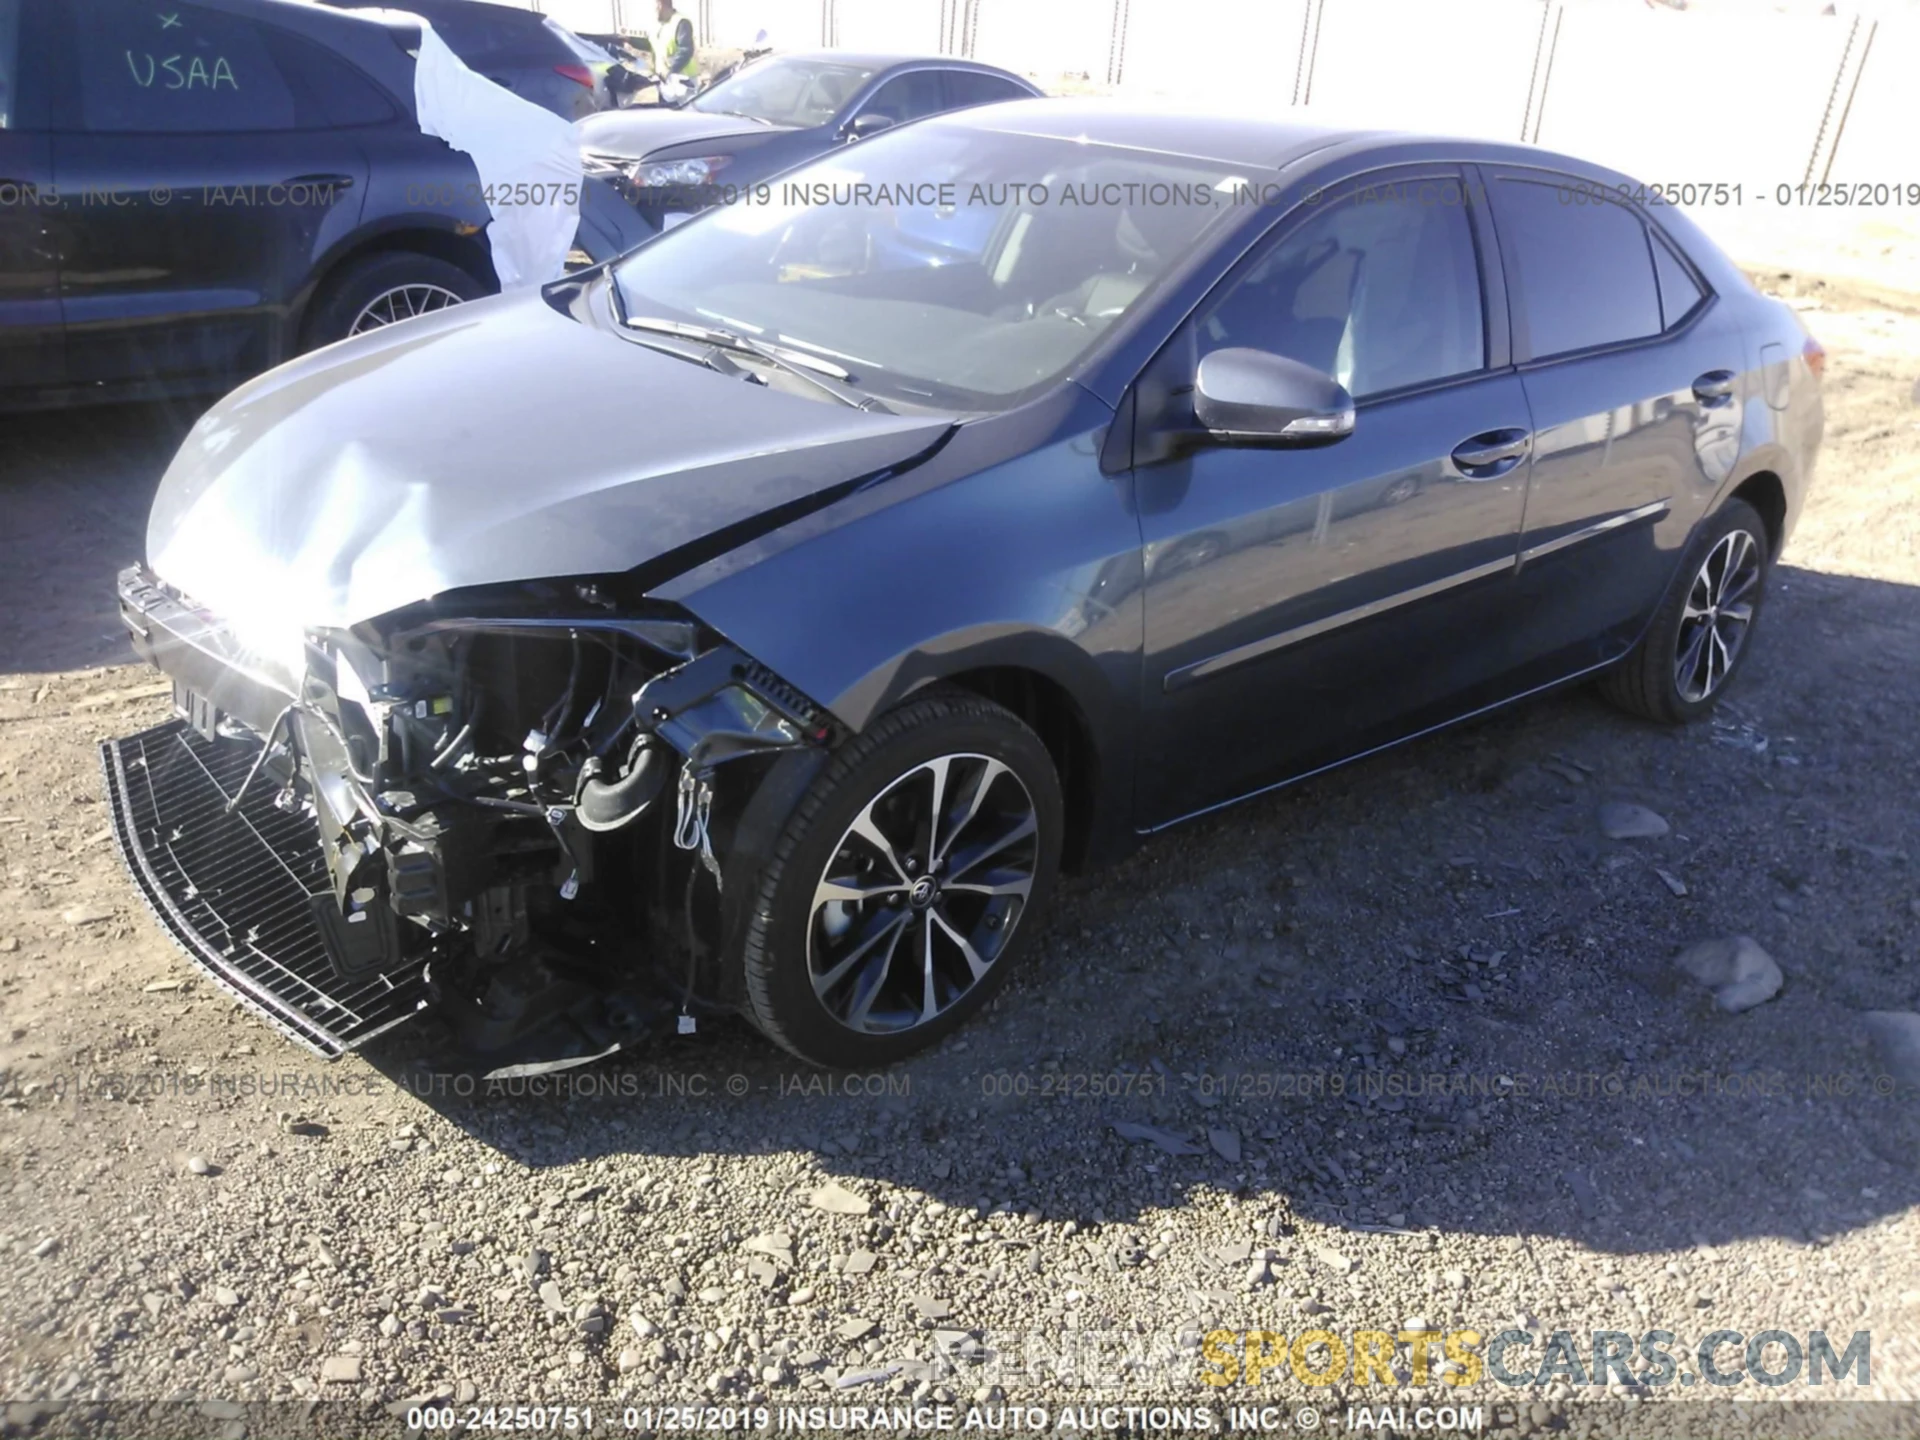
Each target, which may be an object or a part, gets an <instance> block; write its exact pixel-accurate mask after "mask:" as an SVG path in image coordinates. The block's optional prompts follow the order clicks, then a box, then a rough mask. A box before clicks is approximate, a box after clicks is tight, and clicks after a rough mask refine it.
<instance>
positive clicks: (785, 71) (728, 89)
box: [693, 56, 873, 129]
mask: <svg viewBox="0 0 1920 1440" xmlns="http://www.w3.org/2000/svg"><path fill="white" fill-rule="evenodd" d="M872 78H873V71H872V70H871V69H867V68H865V67H862V66H859V65H843V64H839V63H836V62H823V61H818V60H800V59H782V58H780V57H778V56H775V57H773V58H771V59H767V60H762V61H760V62H759V63H758V64H756V65H750V66H748V67H747V68H746V69H744V70H742V71H740V73H739V74H737V75H735V76H733V78H732V79H729V80H723V81H721V82H720V83H719V84H718V85H716V86H714V87H713V88H712V89H711V90H709V91H707V93H706V94H704V95H702V96H700V97H699V98H698V99H696V100H695V101H693V108H694V109H695V110H701V111H705V112H706V113H707V114H710V115H744V116H746V117H747V118H748V119H749V120H763V121H765V122H766V123H767V124H769V125H792V126H795V127H797V128H801V129H809V128H811V127H813V126H815V125H824V124H826V123H827V122H828V121H829V120H831V119H833V117H834V116H836V115H838V114H839V113H840V111H841V110H842V109H843V108H844V107H845V106H846V103H847V102H848V101H849V100H851V99H852V98H853V97H854V95H855V94H856V93H858V91H859V90H860V87H861V86H863V85H865V84H866V83H867V81H868V80H870V79H872Z"/></svg>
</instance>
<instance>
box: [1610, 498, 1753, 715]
mask: <svg viewBox="0 0 1920 1440" xmlns="http://www.w3.org/2000/svg"><path fill="white" fill-rule="evenodd" d="M1770 545H1771V542H1770V540H1769V538H1768V535H1767V526H1766V522H1765V521H1763V520H1762V519H1761V518H1760V513H1759V511H1757V510H1755V509H1754V508H1753V507H1752V506H1751V505H1749V504H1747V502H1746V501H1744V500H1729V501H1728V502H1727V503H1726V504H1725V505H1723V506H1721V507H1720V509H1719V510H1718V511H1717V512H1715V513H1714V514H1713V515H1712V516H1710V517H1709V518H1708V519H1707V521H1706V522H1705V523H1704V524H1703V525H1702V526H1701V527H1700V531H1699V533H1698V534H1697V535H1696V536H1695V537H1694V541H1693V544H1692V545H1690V546H1689V547H1688V549H1687V554H1686V558H1685V559H1684V560H1683V561H1682V562H1681V565H1680V571H1679V574H1678V575H1677V576H1676V577H1675V580H1674V584H1673V588H1672V590H1671V591H1670V592H1669V594H1668V595H1667V598H1666V600H1665V601H1664V602H1663V603H1662V604H1661V606H1660V609H1659V611H1658V613H1656V614H1655V615H1654V617H1653V623H1652V624H1651V625H1649V626H1648V627H1647V633H1646V634H1645V635H1643V636H1641V637H1640V643H1639V644H1637V645H1635V646H1634V647H1633V649H1632V650H1630V651H1628V652H1627V656H1626V658H1625V659H1623V660H1622V661H1621V662H1620V663H1619V664H1618V665H1616V666H1615V667H1614V668H1613V669H1611V670H1609V671H1607V673H1606V674H1604V675H1602V676H1601V677H1600V682H1599V684H1600V693H1601V694H1602V695H1604V696H1606V698H1607V699H1608V700H1610V701H1612V702H1613V703H1614V704H1615V705H1617V706H1619V707H1620V708H1621V709H1622V710H1625V711H1627V712H1628V713H1629V714H1633V715H1639V716H1641V717H1643V718H1644V719H1647V720H1656V721H1659V722H1660V723H1661V724H1665V725H1679V724H1685V723H1687V722H1689V721H1693V720H1698V719H1700V718H1701V717H1702V716H1704V715H1707V714H1709V713H1711V711H1712V710H1713V707H1714V705H1715V704H1716V703H1717V702H1718V700H1719V698H1720V696H1721V695H1723V694H1725V693H1726V689H1727V686H1728V685H1729V684H1730V683H1731V682H1732V680H1733V677H1734V676H1735V675H1737V674H1738V673H1739V672H1740V666H1741V664H1742V663H1743V662H1744V661H1745V660H1746V658H1747V654H1748V652H1749V651H1751V650H1752V648H1753V629H1754V626H1755V625H1756V624H1758V623H1759V620H1760V607H1761V602H1762V601H1764V600H1765V598H1766V593H1767V578H1768V576H1769V574H1770V572H1771V571H1772V568H1773V565H1772V556H1771V553H1770Z"/></svg>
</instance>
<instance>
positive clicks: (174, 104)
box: [73, 0, 295, 134]
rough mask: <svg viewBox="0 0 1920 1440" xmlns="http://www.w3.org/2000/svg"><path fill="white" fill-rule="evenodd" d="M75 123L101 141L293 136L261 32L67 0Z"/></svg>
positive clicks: (219, 17)
mask: <svg viewBox="0 0 1920 1440" xmlns="http://www.w3.org/2000/svg"><path fill="white" fill-rule="evenodd" d="M73 33H74V35H75V36H76V37H78V39H79V43H80V45H81V50H82V53H81V54H80V55H79V56H78V57H77V58H78V61H79V64H78V66H77V69H78V71H79V75H80V122H81V125H82V127H83V128H84V129H87V130H90V131H94V132H100V133H109V134H167V133H205V132H217V131H235V130H291V129H293V128H295V115H294V108H295V107H294V98H293V91H292V90H291V89H290V88H289V87H288V85H287V82H286V78H285V77H284V76H283V75H281V73H280V68H279V66H277V65H275V64H274V62H273V57H272V56H271V54H270V53H269V52H268V48H267V44H266V40H265V38H264V36H263V34H262V27H260V26H258V25H256V24H254V23H253V22H252V21H251V20H247V19H243V18H241V17H240V16H237V15H227V14H222V13H221V12H219V11H214V10H202V9H199V8H198V7H196V6H192V5H176V4H173V3H171V0H167V3H161V4H155V3H153V0H146V3H139V4H136V3H134V0H73Z"/></svg>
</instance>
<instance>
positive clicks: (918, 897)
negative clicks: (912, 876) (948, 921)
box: [907, 875, 940, 910]
mask: <svg viewBox="0 0 1920 1440" xmlns="http://www.w3.org/2000/svg"><path fill="white" fill-rule="evenodd" d="M939 893H940V882H939V881H938V880H936V879H934V878H933V876H931V875H922V876H921V877H920V878H919V879H918V880H916V881H914V882H913V888H912V889H911V890H909V891H908V892H907V898H908V899H909V900H911V901H912V902H913V908H914V909H916V910H924V909H926V908H927V907H928V906H929V905H931V904H933V900H934V897H935V896H936V895H938V894H939Z"/></svg>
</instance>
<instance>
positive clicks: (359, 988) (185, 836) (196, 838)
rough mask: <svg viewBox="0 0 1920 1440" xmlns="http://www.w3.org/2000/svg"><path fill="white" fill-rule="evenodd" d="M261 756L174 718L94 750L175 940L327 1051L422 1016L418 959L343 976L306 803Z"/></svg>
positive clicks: (243, 997)
mask: <svg viewBox="0 0 1920 1440" xmlns="http://www.w3.org/2000/svg"><path fill="white" fill-rule="evenodd" d="M258 755H259V745H258V744H257V743H256V742H252V741H248V740H244V739H232V738H226V737H221V738H215V739H208V738H206V737H204V736H202V735H200V734H199V733H197V732H196V731H195V730H194V729H193V727H191V726H190V725H189V724H188V723H187V722H186V721H185V720H172V721H169V722H167V723H166V724H164V725H160V726H156V727H155V728H154V729H152V730H146V731H142V732H141V733H140V734H138V735H129V736H127V737H126V738H125V739H122V740H109V741H106V742H105V743H103V744H102V745H101V747H100V761H101V766H102V769H103V770H104V771H105V775H106V789H107V800H108V804H109V807H110V812H111V818H112V824H113V834H114V839H115V841H116V843H117V844H118V846H119V850H120V854H121V858H122V859H124V860H125V861H126V864H127V869H128V870H129V871H130V872H131V873H132V875H133V880H134V884H135V885H136V886H138V887H139V890H140V893H141V895H142V897H143V898H144V899H145V900H146V902H147V904H148V905H149V907H151V909H152V910H153V913H154V915H155V916H156V917H157V918H158V919H159V921H160V924H161V926H162V927H163V928H164V929H165V930H166V932H167V933H168V935H170V936H171V937H172V938H173V940H174V942H175V943H176V944H177V945H179V947H180V948H181V949H182V950H184V951H185V952H186V954H187V958H188V959H190V960H192V961H193V962H194V963H195V964H196V965H198V966H199V967H200V968H201V969H202V970H204V971H205V972H206V973H207V974H208V975H209V976H210V977H212V979H213V980H214V981H215V983H217V984H218V985H220V986H221V987H222V988H223V989H225V990H226V991H228V992H229V993H230V994H232V995H233V996H234V997H235V998H236V999H238V1000H240V1001H241V1002H243V1003H244V1004H246V1005H248V1006H249V1007H250V1008H252V1009H253V1010H255V1011H257V1012H258V1013H259V1014H260V1015H261V1016H262V1017H263V1018H264V1019H266V1020H267V1021H268V1022H270V1023H271V1024H272V1025H274V1026H275V1028H277V1029H278V1030H279V1031H280V1032H281V1033H282V1034H284V1035H286V1036H287V1037H288V1038H290V1039H292V1040H294V1041H297V1042H298V1043H299V1044H301V1045H304V1046H306V1047H307V1048H308V1049H309V1050H312V1051H313V1052H314V1053H316V1054H318V1055H322V1056H325V1057H326V1058H328V1059H333V1058H336V1057H337V1056H339V1055H341V1054H343V1053H344V1052H346V1051H348V1050H352V1049H355V1048H357V1047H359V1046H361V1045H364V1044H366V1043H367V1042H368V1041H369V1040H371V1039H373V1038H374V1037H375V1036H376V1035H379V1034H381V1033H382V1032H383V1031H386V1030H390V1029H392V1028H393V1027H394V1026H396V1025H401V1024H404V1023H405V1022H406V1021H408V1020H410V1019H412V1018H414V1016H415V1015H417V1014H418V1013H419V1011H420V1010H421V1009H422V1008H423V1007H424V1006H425V1004H426V1001H427V985H426V979H425V970H426V961H425V958H424V957H414V958H411V959H407V960H404V961H402V962H400V963H399V964H396V965H389V966H384V967H382V968H380V969H377V970H371V971H368V970H362V971H359V972H357V973H353V974H348V973H346V972H344V971H343V970H342V969H341V968H340V966H338V965H337V964H336V962H335V960H334V954H333V949H332V947H331V946H330V945H329V942H328V936H327V925H328V924H329V923H339V916H340V908H339V905H338V903H337V902H336V901H335V899H334V895H333V889H332V882H331V880H330V878H329V876H328V872H327V864H326V859H325V855H324V852H323V850H322V847H321V843H320V833H319V827H318V826H317V824H316V823H315V821H314V818H313V813H312V810H311V808H310V807H309V806H307V805H305V804H299V805H294V806H292V807H287V808H283V807H282V806H281V805H280V804H278V803H276V798H275V790H276V789H277V788H278V787H277V786H275V785H274V784H271V783H267V782H266V780H265V777H260V778H257V779H256V780H255V782H254V783H253V784H252V785H251V786H249V787H247V790H246V793H245V795H244V797H243V799H242V800H241V803H240V804H239V805H238V806H237V807H234V808H233V809H231V810H229V808H228V802H229V801H230V800H231V799H232V797H233V795H234V794H235V793H236V791H238V790H239V788H240V785H241V782H242V780H243V779H244V777H245V776H246V775H247V773H248V771H249V769H251V767H252V765H253V762H254V760H255V758H256V757H257V756H258Z"/></svg>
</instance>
